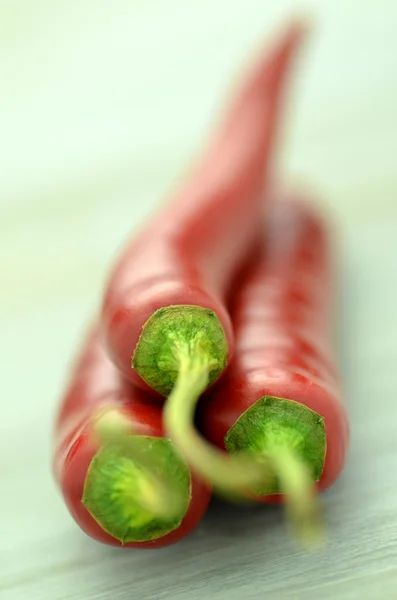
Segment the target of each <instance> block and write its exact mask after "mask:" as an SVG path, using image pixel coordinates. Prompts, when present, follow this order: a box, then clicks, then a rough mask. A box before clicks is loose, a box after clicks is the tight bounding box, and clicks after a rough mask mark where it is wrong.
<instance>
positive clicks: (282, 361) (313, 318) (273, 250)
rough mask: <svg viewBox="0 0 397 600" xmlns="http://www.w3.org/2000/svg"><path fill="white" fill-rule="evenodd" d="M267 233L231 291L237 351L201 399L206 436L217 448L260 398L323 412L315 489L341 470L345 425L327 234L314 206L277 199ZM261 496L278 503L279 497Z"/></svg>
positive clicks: (324, 485)
mask: <svg viewBox="0 0 397 600" xmlns="http://www.w3.org/2000/svg"><path fill="white" fill-rule="evenodd" d="M270 212H271V214H269V221H268V227H267V231H268V238H267V242H266V244H263V245H262V248H261V249H259V251H258V252H259V254H258V255H257V256H256V257H255V259H254V260H253V264H252V266H251V268H250V270H249V272H248V275H247V276H246V277H245V279H244V281H243V282H242V283H241V287H240V288H239V289H238V291H237V292H236V294H235V299H234V306H233V309H232V318H233V323H234V325H235V335H236V353H235V357H234V360H233V362H232V364H231V365H230V369H229V371H228V373H227V374H226V375H225V377H224V379H223V380H222V381H221V382H220V383H219V386H218V387H217V388H216V389H215V390H214V391H213V392H212V393H211V394H209V396H208V399H207V401H205V402H204V403H203V415H202V422H203V430H204V433H205V436H206V437H207V438H208V439H209V440H210V441H211V442H213V443H214V444H215V445H217V446H218V447H220V448H223V449H224V448H225V444H224V437H225V435H226V433H227V432H228V430H229V429H230V428H231V427H232V425H233V424H234V423H235V422H236V420H237V419H238V418H239V417H240V416H241V415H242V413H243V412H244V411H245V410H246V409H248V408H249V407H250V406H252V405H253V404H254V403H255V402H256V401H257V400H258V399H260V398H262V397H263V396H266V395H268V396H274V397H278V398H285V399H290V400H295V401H296V402H300V403H302V404H304V405H305V406H307V407H309V408H310V409H312V410H314V411H315V412H317V413H319V414H320V415H322V416H323V417H324V420H325V428H326V436H327V452H326V459H325V465H324V470H323V473H322V476H321V479H320V481H319V482H318V483H317V488H318V489H319V490H324V489H325V488H327V487H329V486H330V485H332V484H333V483H334V482H335V480H336V479H337V477H338V475H339V473H340V471H341V469H342V468H343V465H344V462H345V457H346V451H347V446H348V439H349V424H348V418H347V414H346V410H345V406H344V401H343V398H342V394H341V389H340V384H339V379H338V374H337V368H336V365H335V356H334V347H333V340H332V337H333V323H334V321H333V309H334V303H333V301H334V298H333V296H334V285H333V271H334V268H333V264H332V259H331V249H330V240H329V232H327V230H326V228H325V226H324V222H323V219H322V217H321V216H320V214H318V213H317V212H316V211H315V210H314V208H313V206H311V205H310V204H308V203H304V202H302V201H300V200H299V199H288V200H285V201H281V200H278V201H274V203H273V207H272V209H271V211H270ZM259 500H260V501H269V500H270V501H275V502H279V501H283V496H282V495H276V496H263V497H261V498H259Z"/></svg>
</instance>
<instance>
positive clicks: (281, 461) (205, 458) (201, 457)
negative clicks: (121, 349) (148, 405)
mask: <svg viewBox="0 0 397 600" xmlns="http://www.w3.org/2000/svg"><path fill="white" fill-rule="evenodd" d="M175 353H176V355H177V356H178V360H179V371H178V376H177V379H176V383H175V386H174V388H173V390H172V392H171V394H170V396H169V397H168V400H167V402H166V405H165V409H164V420H165V426H166V429H167V430H168V433H169V435H170V437H171V439H172V441H173V443H174V445H175V446H176V447H177V448H178V450H179V451H180V452H181V454H183V455H184V457H185V459H186V460H187V462H188V463H189V464H190V465H191V466H192V467H193V468H194V469H195V470H196V471H197V472H198V473H199V474H200V475H201V476H202V477H203V478H204V479H205V480H207V481H208V482H209V483H211V484H212V485H213V486H214V487H215V488H216V489H218V490H219V491H220V492H221V493H222V494H223V495H226V496H228V497H230V498H235V497H236V495H237V496H238V495H248V496H251V497H252V495H253V493H254V494H256V495H262V494H261V493H260V492H259V490H263V489H271V487H272V484H273V481H274V479H276V478H277V480H278V481H279V482H280V484H281V488H282V490H283V493H285V494H286V496H287V516H288V521H289V523H290V525H291V528H292V529H293V531H294V533H295V535H296V536H297V537H298V538H299V539H300V542H301V544H302V545H303V546H306V547H313V546H314V545H319V543H320V542H321V539H322V523H321V519H320V511H319V505H318V499H317V496H316V493H315V491H314V486H313V484H314V482H313V478H312V476H311V474H310V471H309V469H308V468H307V466H306V464H305V463H304V461H303V460H301V459H300V458H299V455H298V453H297V452H296V451H295V449H294V447H293V444H289V443H288V436H287V439H286V443H283V436H282V435H281V436H280V435H278V436H277V433H279V432H276V435H275V436H268V437H269V441H268V443H267V444H266V450H265V451H264V452H259V451H258V452H256V453H250V454H244V453H239V454H233V455H231V454H228V453H225V452H223V451H221V450H219V449H217V448H216V447H215V446H212V445H211V444H209V443H208V442H206V441H205V439H204V438H203V437H201V436H200V434H199V433H198V432H197V430H196V428H195V426H194V412H195V407H196V404H197V401H198V399H199V397H200V395H201V394H202V393H203V392H204V390H205V389H206V387H207V383H208V370H209V366H208V360H206V357H205V354H204V353H203V352H201V351H200V341H199V337H198V339H197V341H196V344H195V345H193V346H190V347H189V346H186V345H183V344H179V345H176V348H175ZM269 493H270V492H268V493H267V495H268V494H269Z"/></svg>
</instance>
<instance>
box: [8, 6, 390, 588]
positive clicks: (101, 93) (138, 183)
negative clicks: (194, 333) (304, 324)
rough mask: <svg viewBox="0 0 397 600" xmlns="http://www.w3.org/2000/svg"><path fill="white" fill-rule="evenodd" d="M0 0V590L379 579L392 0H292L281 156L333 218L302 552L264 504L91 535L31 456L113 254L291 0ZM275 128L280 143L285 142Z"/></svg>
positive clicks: (184, 161)
mask: <svg viewBox="0 0 397 600" xmlns="http://www.w3.org/2000/svg"><path fill="white" fill-rule="evenodd" d="M271 4H272V3H263V2H260V1H259V0H257V1H255V0H244V1H243V0H236V1H235V2H226V0H202V1H201V2H198V3H190V2H182V0H168V1H167V2H165V1H163V0H156V1H155V0H145V1H143V0H141V1H138V0H136V1H135V2H131V1H127V0H125V1H124V0H115V1H114V2H111V3H110V2H107V1H105V0H79V1H77V0H72V1H68V2H66V1H63V0H61V1H59V2H56V3H54V2H50V1H49V0H47V1H44V0H43V1H37V2H34V3H33V2H30V0H25V1H22V0H12V1H11V0H10V1H7V0H0V165H1V166H0V282H1V283H0V285H1V292H0V307H1V310H0V364H1V400H0V402H1V406H2V418H1V420H0V472H1V488H0V597H1V598H4V600H21V599H25V598H29V600H66V599H70V600H77V599H79V600H81V599H83V598H84V600H110V599H111V600H127V599H130V598H139V599H140V600H146V599H153V600H158V599H162V598H167V599H168V598H169V599H172V600H179V599H181V600H185V599H186V600H196V599H197V600H198V599H203V598H214V600H220V599H226V598H227V599H232V600H234V599H237V598H247V599H256V598H258V599H260V600H264V599H265V598H269V600H300V599H305V600H318V599H319V598H321V599H323V600H326V599H328V598H329V599H331V598H332V599H337V600H355V599H356V598H357V599H363V600H375V599H376V598H382V599H383V600H393V599H395V598H397V475H396V461H397V443H396V438H397V404H396V401H397V398H396V389H397V316H396V306H397V169H396V155H397V111H396V110H395V107H396V105H397V36H396V35H395V31H394V29H395V23H396V21H397V4H396V3H395V2H394V1H386V0H378V1H375V0H365V1H364V0H363V1H362V2H361V3H356V2H352V1H350V0H343V1H342V0H335V1H334V2H326V1H325V0H324V1H318V2H313V3H303V4H302V6H311V5H312V6H313V7H315V11H314V13H315V14H317V15H318V16H319V30H318V32H317V35H316V36H315V37H314V38H313V39H312V42H311V45H310V46H309V47H308V48H307V53H306V56H305V60H302V62H301V67H302V78H301V79H300V80H298V81H297V83H296V86H295V88H294V89H295V98H296V104H295V105H294V110H293V112H291V119H290V127H289V128H288V130H287V131H288V138H286V145H285V153H284V157H283V158H284V163H285V170H286V172H287V173H288V174H289V176H291V177H294V178H295V179H298V180H299V181H300V180H301V179H303V180H305V181H308V182H310V184H312V186H313V187H314V188H315V189H317V190H320V191H321V195H322V201H324V202H326V203H327V204H329V205H332V206H333V207H334V210H335V214H336V216H337V218H339V221H340V226H341V232H342V233H343V243H344V246H343V250H342V252H343V257H344V271H343V274H342V283H343V286H342V303H341V336H342V337H341V341H342V344H341V345H342V357H341V358H342V367H343V371H344V378H345V383H346V391H347V396H348V400H349V405H350V411H351V421H352V427H353V430H352V446H351V451H350V455H349V461H348V464H347V467H346V471H345V473H344V474H343V476H342V477H341V479H340V480H339V482H338V483H337V484H336V485H335V487H334V488H333V489H332V490H330V491H329V492H328V493H327V494H326V495H325V497H324V502H325V504H326V514H327V518H328V520H329V526H330V541H329V545H328V547H327V548H326V549H325V550H324V551H323V552H320V553H317V554H305V553H303V552H301V551H300V550H299V549H297V548H296V547H295V546H294V544H293V543H292V542H291V541H290V540H289V538H288V535H287V533H286V531H285V527H284V522H283V514H282V511H280V510H279V509H273V508H269V509H263V507H261V508H260V509H259V508H258V509H255V510H254V511H247V510H245V511H244V510H240V509H237V508H227V507H224V506H221V505H214V506H213V507H212V508H211V509H210V511H209V514H208V516H207V517H206V518H205V520H204V522H203V524H202V525H201V526H200V527H199V529H198V530H197V531H196V532H195V534H194V535H192V536H191V537H190V538H189V539H187V540H186V541H184V542H183V543H181V544H179V545H177V546H175V547H172V548H169V549H165V550H162V551H157V552H124V551H116V550H112V549H109V548H106V547H103V546H100V545H98V544H96V543H94V542H92V541H91V540H90V539H88V538H86V537H85V536H84V535H83V534H82V533H81V532H80V531H79V530H78V528H77V527H76V526H75V525H74V523H73V522H72V520H71V518H70V517H69V515H68V513H67V512H66V510H65V508H64V506H63V503H62V501H61V499H60V497H59V495H58V494H57V491H56V489H55V486H54V484H53V481H52V479H51V475H50V431H51V425H52V419H53V413H54V410H55V406H56V403H57V401H58V398H59V394H60V391H61V388H62V382H63V381H64V379H65V376H66V366H67V364H68V362H69V360H70V359H71V357H72V352H73V347H74V344H75V343H76V340H77V339H78V336H79V334H80V332H81V331H82V328H83V326H84V324H85V322H86V320H87V318H89V317H90V315H91V314H92V312H93V311H95V310H96V308H97V305H98V297H99V293H100V290H101V288H102V285H103V280H104V277H105V275H106V272H107V269H108V267H109V265H110V263H111V260H112V257H113V254H114V252H115V251H116V249H117V247H118V246H119V244H120V243H121V242H122V240H124V239H125V237H126V235H127V234H128V232H129V231H130V230H131V229H132V228H133V227H134V226H135V225H136V224H138V223H139V221H140V220H141V219H142V218H143V217H144V216H145V215H147V214H149V212H150V211H151V210H152V209H154V207H155V205H156V203H157V202H159V201H161V200H162V199H163V198H164V195H165V194H166V193H167V191H168V190H170V189H171V188H172V187H173V186H174V185H176V182H177V179H178V177H179V175H180V173H181V172H183V170H184V169H185V168H186V167H187V166H188V164H189V162H190V160H191V159H192V158H193V156H194V151H195V149H196V148H197V147H198V146H199V145H200V144H201V143H202V142H203V141H204V137H205V133H206V132H207V131H208V130H209V128H210V126H211V124H212V122H213V120H214V119H215V111H216V110H217V109H218V108H219V107H220V106H221V105H222V102H223V99H224V95H223V94H224V93H226V91H227V90H228V86H229V85H230V83H231V82H232V81H233V80H234V77H235V76H236V74H238V69H239V66H240V65H242V64H243V63H244V60H245V59H246V58H248V56H249V55H250V54H251V52H252V50H253V49H254V48H255V45H256V44H257V43H258V42H260V41H261V39H262V38H263V36H264V35H266V34H268V33H270V32H271V31H272V30H273V28H274V27H275V26H276V25H277V24H278V23H279V22H280V20H281V19H282V17H283V16H284V15H286V14H288V8H291V7H296V5H297V3H296V2H292V1H290V2H287V1H284V2H278V3H273V4H274V5H275V6H274V7H271V6H270V5H271ZM287 142H288V143H287Z"/></svg>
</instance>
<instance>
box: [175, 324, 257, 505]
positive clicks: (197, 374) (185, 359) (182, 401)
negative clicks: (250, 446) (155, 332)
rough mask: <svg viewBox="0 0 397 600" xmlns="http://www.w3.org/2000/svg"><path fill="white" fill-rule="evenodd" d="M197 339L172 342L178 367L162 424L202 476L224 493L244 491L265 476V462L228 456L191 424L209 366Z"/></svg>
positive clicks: (198, 337) (205, 386)
mask: <svg viewBox="0 0 397 600" xmlns="http://www.w3.org/2000/svg"><path fill="white" fill-rule="evenodd" d="M201 339H202V336H201V335H200V334H197V336H196V339H195V340H194V342H193V343H192V344H190V346H189V345H186V344H183V343H179V344H178V343H175V355H176V356H177V358H178V361H179V370H178V376H177V378H176V382H175V385H174V388H173V390H172V392H171V394H170V396H169V397H168V400H167V402H166V404H165V408H164V422H165V427H166V429H167V431H168V433H169V435H170V437H171V439H172V441H173V443H174V445H175V446H176V448H178V450H179V451H180V452H181V454H182V455H183V456H184V457H185V459H186V460H187V462H188V463H189V464H190V465H191V466H192V467H193V468H194V470H195V471H196V472H197V473H198V474H199V475H201V477H202V478H203V479H205V480H206V481H207V482H209V483H210V484H212V485H214V486H216V488H218V489H219V490H220V491H221V492H222V493H223V494H225V495H229V496H235V495H236V494H245V493H247V492H248V490H250V489H251V488H252V486H254V485H259V483H260V482H262V483H263V482H264V480H266V476H267V471H268V468H267V465H266V464H264V463H263V461H261V462H259V461H258V462H257V461H255V460H253V459H252V457H246V456H230V455H229V454H227V453H226V452H222V451H221V450H218V449H217V448H216V447H215V446H212V445H211V444H209V443H208V442H206V441H205V440H204V438H203V437H201V436H200V434H199V433H198V432H197V430H196V428H195V426H194V413H195V408H196V405H197V401H198V399H199V397H200V395H201V394H202V393H203V392H204V391H205V389H206V388H207V385H208V373H209V370H210V368H211V365H210V363H209V361H208V358H207V357H206V354H205V353H204V352H203V351H202V350H201V347H200V345H201Z"/></svg>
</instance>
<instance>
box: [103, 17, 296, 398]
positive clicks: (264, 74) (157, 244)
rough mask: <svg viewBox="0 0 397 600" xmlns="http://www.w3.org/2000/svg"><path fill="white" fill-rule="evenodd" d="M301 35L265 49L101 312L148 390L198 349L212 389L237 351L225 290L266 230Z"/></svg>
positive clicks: (125, 258)
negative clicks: (285, 93) (266, 201)
mask: <svg viewBox="0 0 397 600" xmlns="http://www.w3.org/2000/svg"><path fill="white" fill-rule="evenodd" d="M302 33H303V27H302V26H301V25H300V24H293V25H292V26H290V27H289V28H288V29H287V30H286V32H285V33H284V34H283V35H281V36H280V38H279V39H278V40H277V43H276V44H275V47H274V48H273V49H272V50H270V51H269V50H267V51H266V52H265V53H264V55H263V56H262V57H261V59H260V60H259V63H258V64H257V65H256V67H255V68H254V70H253V72H252V73H251V74H250V76H249V77H248V80H247V81H246V82H245V84H244V85H243V87H242V89H241V90H240V92H239V94H238V95H237V96H236V97H235V99H234V101H233V103H232V105H231V106H230V109H229V111H228V112H227V114H226V117H225V119H224V121H223V125H222V127H221V128H220V130H219V132H218V135H217V136H216V138H215V139H214V141H213V143H212V145H211V146H210V148H209V149H208V151H207V153H206V154H205V156H204V157H203V159H202V161H201V163H200V164H199V166H198V168H197V169H196V170H195V172H194V173H193V174H192V175H191V177H190V178H189V179H188V181H187V182H186V183H185V185H184V187H183V188H182V189H181V191H180V192H179V194H178V195H177V197H176V198H175V199H174V200H173V201H172V202H170V203H169V204H168V205H167V206H166V207H165V208H164V210H162V211H160V212H159V213H158V215H157V217H156V218H154V219H153V220H151V221H150V222H149V223H148V224H147V225H146V227H144V228H143V230H142V231H141V232H140V234H139V235H138V236H137V237H134V240H133V241H132V242H131V243H130V244H129V245H128V246H127V248H126V250H125V251H124V253H123V254H122V256H121V258H120V260H119V261H118V263H117V264H116V266H115V268H114V271H113V273H112V275H111V277H110V281H109V283H108V286H107V291H106V294H105V299H104V303H103V311H102V324H103V333H104V336H105V339H106V343H107V346H108V350H109V353H110V356H111V357H112V360H113V361H114V362H115V364H116V365H117V366H118V368H119V369H120V370H121V372H122V373H123V374H124V376H125V377H127V378H128V379H130V380H132V381H133V382H134V383H136V384H137V385H139V386H140V387H142V388H143V389H144V390H146V391H148V390H154V391H155V392H157V393H158V394H161V395H163V396H167V395H168V394H169V393H170V392H171V390H172V388H173V386H174V384H175V381H176V379H177V376H178V373H179V371H180V369H181V364H182V362H183V361H184V360H185V359H186V358H187V359H190V358H191V357H193V355H197V353H200V354H201V356H202V358H203V360H205V362H206V364H207V377H206V379H205V381H203V384H202V385H203V389H205V388H206V387H207V386H208V385H211V384H213V383H214V382H215V381H216V380H217V379H218V378H219V376H220V375H221V374H222V372H223V370H224V368H225V367H226V365H227V363H228V361H229V360H230V358H231V356H232V354H233V347H234V341H233V333H232V326H231V322H230V317H229V314H228V312H227V309H226V307H225V298H226V295H227V293H228V292H229V288H230V285H231V281H232V278H233V277H234V275H235V273H236V272H237V271H238V269H239V268H240V266H241V265H242V264H243V262H244V260H245V259H246V258H247V257H248V255H249V251H250V249H251V248H252V244H253V240H254V238H255V233H256V232H257V231H258V228H259V222H260V215H261V213H262V210H263V206H262V198H263V194H262V192H263V187H264V183H265V185H266V180H267V176H268V169H269V162H270V159H271V156H272V153H273V150H274V145H275V137H276V136H275V134H276V130H277V128H278V125H279V120H280V113H281V98H282V89H283V84H284V82H285V80H286V77H287V74H288V72H289V68H290V65H291V63H292V59H293V57H294V56H295V54H296V51H297V49H298V46H299V43H300V41H301V38H302ZM185 363H186V361H185ZM131 367H132V368H131ZM185 370H188V369H185Z"/></svg>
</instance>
